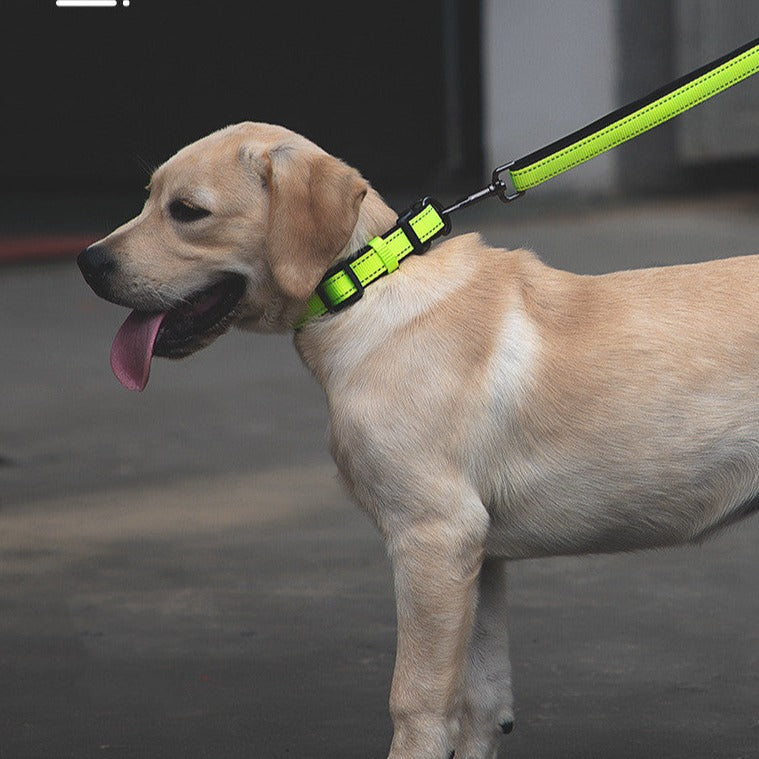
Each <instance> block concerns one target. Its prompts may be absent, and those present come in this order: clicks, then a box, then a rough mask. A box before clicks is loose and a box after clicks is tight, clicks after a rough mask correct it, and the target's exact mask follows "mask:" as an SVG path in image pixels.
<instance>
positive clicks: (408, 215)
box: [395, 195, 451, 256]
mask: <svg viewBox="0 0 759 759" xmlns="http://www.w3.org/2000/svg"><path fill="white" fill-rule="evenodd" d="M427 206H432V207H433V208H434V209H435V210H436V211H437V213H438V215H439V216H440V218H441V219H442V220H443V228H442V229H441V230H440V232H438V233H437V234H436V235H434V236H433V237H431V238H430V239H429V240H427V242H422V241H421V240H420V239H419V236H418V235H417V234H416V232H414V229H413V227H412V226H411V224H410V223H409V222H410V221H411V219H413V218H414V217H415V216H417V215H419V214H420V213H421V212H422V211H423V210H424V209H425V208H426V207H427ZM395 226H396V227H400V229H402V230H403V234H405V235H406V237H407V238H408V241H409V242H410V243H411V245H412V246H413V250H412V251H411V252H412V253H414V254H415V255H417V256H419V255H421V254H422V253H426V252H427V251H428V250H429V248H430V245H431V244H432V240H433V239H434V238H435V237H437V236H438V235H447V234H448V233H449V232H450V231H451V220H450V219H449V218H448V215H447V214H446V213H444V212H443V206H442V204H441V203H439V202H438V201H437V200H435V198H431V197H430V196H429V195H428V196H427V197H425V198H422V200H417V201H416V203H414V204H413V205H412V206H410V207H409V208H407V209H406V210H405V211H404V212H403V213H402V214H401V215H400V216H399V217H398V221H397V222H396V223H395Z"/></svg>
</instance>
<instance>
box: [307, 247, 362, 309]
mask: <svg viewBox="0 0 759 759" xmlns="http://www.w3.org/2000/svg"><path fill="white" fill-rule="evenodd" d="M368 250H369V247H368V246H367V247H364V248H361V250H360V251H359V252H358V253H357V254H356V255H354V256H351V258H350V259H349V260H348V261H341V262H340V263H338V264H335V265H334V266H333V267H331V268H330V269H327V272H326V273H325V275H324V276H323V277H322V279H321V282H319V284H318V285H317V286H316V294H317V295H318V296H319V297H320V298H321V301H322V303H323V304H324V305H325V307H326V309H327V311H329V313H331V314H336V313H338V312H339V311H342V310H343V309H344V308H348V306H352V305H353V304H354V303H356V301H359V300H361V298H362V297H363V295H364V286H363V285H362V284H361V280H360V279H359V278H358V274H356V272H355V271H354V270H353V268H352V267H351V264H352V263H353V262H354V261H355V260H357V259H358V258H360V257H361V256H362V255H363V254H364V253H366V251H368ZM341 271H342V272H345V273H346V274H347V275H348V279H350V281H351V282H352V283H353V286H354V287H355V288H356V292H355V293H353V294H352V295H349V296H348V297H347V298H345V300H341V301H340V302H339V303H332V299H331V298H330V297H329V295H327V292H326V290H325V287H324V285H325V283H326V282H328V281H329V280H330V279H331V278H332V277H333V276H334V275H335V274H337V273H338V272H341Z"/></svg>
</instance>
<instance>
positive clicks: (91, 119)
mask: <svg viewBox="0 0 759 759" xmlns="http://www.w3.org/2000/svg"><path fill="white" fill-rule="evenodd" d="M3 5H4V6H5V7H6V10H5V16H6V19H8V18H13V19H14V21H13V22H12V23H6V24H3V25H2V33H1V39H2V45H1V46H0V60H2V64H3V65H2V71H3V81H2V90H1V91H0V113H2V114H3V116H2V123H1V124H0V130H2V133H3V137H4V139H3V143H4V144H5V146H6V149H5V150H4V151H3V152H2V155H0V174H1V175H2V178H3V180H4V183H5V188H4V189H5V190H6V191H7V190H8V187H9V186H11V185H12V186H13V187H14V188H15V189H16V190H20V191H31V190H34V191H48V190H53V191H60V190H61V189H68V190H71V191H77V190H86V191H88V192H89V191H93V190H94V191H97V190H106V191H108V190H120V189H125V188H132V189H133V188H134V187H142V186H143V185H144V184H145V183H146V179H147V176H148V175H149V173H150V170H151V168H153V167H155V166H157V165H158V164H160V163H161V162H163V161H164V160H165V159H166V158H168V157H169V156H170V155H171V154H173V153H174V152H175V151H176V150H178V149H179V148H180V147H182V146H183V145H185V144H187V143H189V142H191V141H193V140H195V139H197V138H199V137H202V136H203V135H205V134H207V133H209V132H211V131H214V130H216V129H219V128H221V127H223V126H226V125H227V124H230V123H234V122H238V121H244V120H252V121H269V122H274V123H280V124H283V125H285V126H288V127H289V128H291V129H293V130H295V131H298V132H301V133H303V134H305V135H306V136H308V137H309V138H311V139H313V140H314V141H315V142H317V143H318V144H320V145H321V146H323V147H324V148H325V149H326V150H328V151H330V152H333V153H335V154H337V155H340V156H341V157H342V158H344V159H345V160H346V161H348V162H349V163H351V164H353V165H355V166H357V167H358V168H359V169H360V170H361V171H362V172H363V173H364V174H365V175H366V176H368V177H371V179H372V180H373V182H374V183H375V185H377V186H378V187H379V188H380V189H382V188H383V186H392V187H394V188H395V187H406V186H414V187H419V188H423V189H424V190H425V191H426V190H427V188H428V183H429V182H433V183H435V184H445V183H446V182H447V181H448V180H451V179H452V178H456V179H461V178H462V177H461V174H462V173H463V174H464V175H465V177H464V178H469V177H478V175H479V173H480V171H481V163H482V161H481V137H480V131H481V130H480V111H481V106H480V84H479V83H480V59H479V37H480V33H479V26H480V9H479V3H477V2H456V1H455V0H454V1H450V0H442V1H440V0H438V1H435V0H421V1H418V2H413V3H411V2H383V3H372V4H365V3H352V4H349V3H334V4H331V3H325V2H308V3H292V2H280V3H258V2H248V3H241V2H225V3H217V2H186V1H185V2H183V1H182V0H161V2H155V1H154V0H132V2H131V5H130V6H129V7H126V8H125V7H122V5H121V3H120V4H119V6H118V7H117V8H94V9H70V8H56V7H55V2H54V0H36V1H35V2H30V0H27V1H26V2H19V1H18V0H12V2H11V4H10V6H8V5H7V4H6V3H4V4H3ZM463 167H466V168H465V169H464V168H463ZM433 189H434V188H433Z"/></svg>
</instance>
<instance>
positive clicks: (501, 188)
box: [443, 161, 524, 216]
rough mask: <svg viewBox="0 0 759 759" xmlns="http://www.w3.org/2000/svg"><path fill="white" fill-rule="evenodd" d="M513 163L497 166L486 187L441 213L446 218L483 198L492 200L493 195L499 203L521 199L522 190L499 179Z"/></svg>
mask: <svg viewBox="0 0 759 759" xmlns="http://www.w3.org/2000/svg"><path fill="white" fill-rule="evenodd" d="M515 163H516V161H509V162H508V163H504V164H503V166H499V167H498V168H497V169H495V171H493V174H492V176H491V178H490V184H489V185H488V186H487V187H483V188H482V189H481V190H478V191H477V192H473V193H472V194H471V195H467V196H466V197H464V198H461V199H459V200H457V201H456V202H455V203H454V204H453V205H450V206H448V208H446V209H444V210H443V213H444V214H445V215H446V216H447V215H448V214H450V213H453V212H454V211H459V210H461V209H462V208H466V207H467V206H471V205H472V204H474V203H479V201H481V200H484V199H485V198H492V197H493V195H497V196H498V199H499V200H500V201H501V203H511V201H512V200H516V199H517V198H521V197H522V195H524V190H517V189H515V188H514V187H511V186H510V185H508V184H506V182H505V181H504V180H503V179H501V174H503V173H504V172H505V171H508V169H510V168H511V167H512V166H513V165H514V164H515Z"/></svg>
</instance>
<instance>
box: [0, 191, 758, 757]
mask: <svg viewBox="0 0 759 759" xmlns="http://www.w3.org/2000/svg"><path fill="white" fill-rule="evenodd" d="M490 203H491V205H489V206H485V207H482V208H479V209H474V210H473V211H471V212H469V213H467V212H464V213H465V214H466V215H464V214H462V215H461V217H460V218H459V219H456V220H455V226H456V231H464V230H465V229H471V228H479V229H481V230H482V231H483V233H484V234H485V236H486V237H487V239H488V240H489V241H491V242H492V243H495V244H500V245H508V246H511V247H515V246H517V245H528V246H529V247H531V248H533V249H534V250H536V251H537V252H538V253H540V255H541V257H542V258H543V259H544V260H546V261H547V262H549V263H551V264H553V265H556V266H561V267H564V268H569V269H572V270H574V271H579V272H584V273H594V272H601V271H608V270H612V269H619V268H627V267H631V266H641V265H651V264H665V263H676V262H682V261H695V260H700V259H706V258H712V257H717V256H723V255H732V254H740V253H751V252H757V251H759V197H757V196H754V195H742V196H725V197H718V198H712V199H709V200H706V199H704V200H695V201H694V200H688V201H677V200H666V201H659V202H650V203H647V204H634V205H632V206H629V205H628V206H622V205H619V206H611V207H610V206H598V207H593V206H592V205H586V206H584V207H582V208H579V209H574V210H571V211H570V210H568V209H556V208H551V207H546V206H540V205H529V204H530V201H529V200H523V201H520V204H517V205H515V206H514V207H513V208H508V209H507V208H503V207H502V206H500V205H499V204H497V203H495V201H490ZM0 303H1V304H2V306H1V308H2V314H3V322H4V324H3V329H2V331H0V350H1V351H2V356H3V360H2V372H0V431H1V433H2V434H0V569H1V570H2V571H0V610H1V611H0V674H1V675H2V679H3V683H2V685H3V687H2V688H0V757H1V758H2V759H64V757H73V758H76V759H88V758H89V757H114V759H115V758H118V759H122V758H124V759H127V758H129V759H132V758H134V759H179V758H180V757H181V758H182V759H200V758H201V757H214V759H219V757H223V758H225V759H236V758H237V757H246V758H247V757H264V758H265V759H278V758H279V757H283V758H284V757H299V759H310V758H311V757H313V758H314V759H316V758H317V757H325V756H329V757H332V758H333V759H343V758H345V759H347V758H348V757H350V758H351V759H355V758H356V757H361V758H363V757H367V758H371V757H376V758H377V759H382V758H383V757H384V756H385V755H386V751H387V747H388V745H389V741H390V736H391V726H390V721H389V717H388V716H387V712H386V701H387V695H388V690H389V685H390V677H391V673H392V664H393V651H394V637H395V630H394V605H393V599H392V584H391V578H390V574H389V568H388V564H387V561H386V559H385V557H384V551H383V547H382V545H381V542H380V539H379V537H378V536H377V535H376V534H375V533H374V531H373V528H372V527H371V526H370V525H369V523H368V521H367V520H366V519H365V518H364V517H363V516H362V515H361V514H359V512H358V511H357V510H356V509H355V508H354V507H353V506H352V505H351V504H350V503H349V501H348V499H347V498H346V497H345V495H344V494H343V493H342V491H341V490H340V488H339V486H338V485H337V483H336V481H335V476H334V474H335V470H334V466H333V465H332V463H331V461H330V459H329V457H328V454H327V452H326V446H325V429H326V412H325V404H324V401H323V398H322V395H321V391H320V390H319V388H318V387H317V386H316V384H315V383H314V382H313V381H312V379H311V378H310V377H309V375H308V374H307V372H306V371H305V369H304V368H303V367H302V366H301V365H300V364H299V361H298V359H297V356H296V355H295V352H294V350H293V349H292V346H291V345H290V342H289V340H288V339H287V338H276V337H260V336H253V335H243V334H230V335H227V336H225V337H224V338H223V339H221V340H219V341H218V342H217V343H215V344H214V345H213V346H211V347H210V348H209V349H207V350H206V351H203V352H202V353H200V354H197V355H196V356H194V357H192V358H190V359H187V360H185V361H183V362H179V363H172V362H165V361H156V362H155V364H154V367H153V375H152V378H151V383H150V385H149V386H148V389H147V390H146V392H145V393H143V394H130V393H128V392H127V391H125V390H122V388H121V387H120V386H119V385H118V384H117V382H116V380H115V379H113V377H112V376H111V373H110V369H109V366H108V351H109V347H110V341H111V339H112V337H113V335H114V333H115V331H116V329H117V327H118V325H119V323H120V321H121V320H122V319H123V318H124V315H125V312H124V311H123V310H122V309H119V308H117V307H114V306H110V305H108V304H106V303H104V302H102V301H99V300H98V299H97V298H95V296H94V295H92V294H91V293H90V292H89V290H88V289H87V288H86V286H85V285H84V283H83V282H82V281H81V279H80V277H79V275H78V272H77V271H76V269H75V267H74V266H73V264H71V263H66V264H62V263H58V264H48V265H35V266H33V267H31V266H16V267H5V268H3V269H0ZM757 546H759V519H754V520H753V521H748V522H744V523H742V524H740V525H739V526H737V527H735V528H733V529H731V530H730V531H728V532H726V533H723V534H722V535H720V536H719V537H718V538H717V539H715V540H714V541H712V542H710V543H708V544H707V545H705V546H703V547H688V548H682V549H676V550H670V551H661V552H650V553H644V554H638V555H631V556H605V557H586V558H579V559H551V560H544V561H530V562H522V563H518V564H515V565H514V567H513V572H512V578H513V579H512V585H511V587H512V590H511V598H510V606H511V611H512V623H511V635H512V658H513V662H514V670H515V671H514V679H515V693H516V700H517V724H516V729H515V731H514V733H513V734H512V735H510V736H507V737H505V738H504V750H503V752H502V755H503V756H508V757H509V759H522V758H525V759H526V758H527V757H530V758H531V759H534V758H535V757H541V759H559V758H561V759H586V758H589V757H604V758H607V757H615V758H617V759H633V758H636V759H637V758H639V757H646V758H650V757H666V758H668V759H712V758H713V757H719V758H720V759H749V758H750V757H759V594H757V592H756V589H755V588H756V575H757V570H758V569H759V553H758V551H757Z"/></svg>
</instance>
